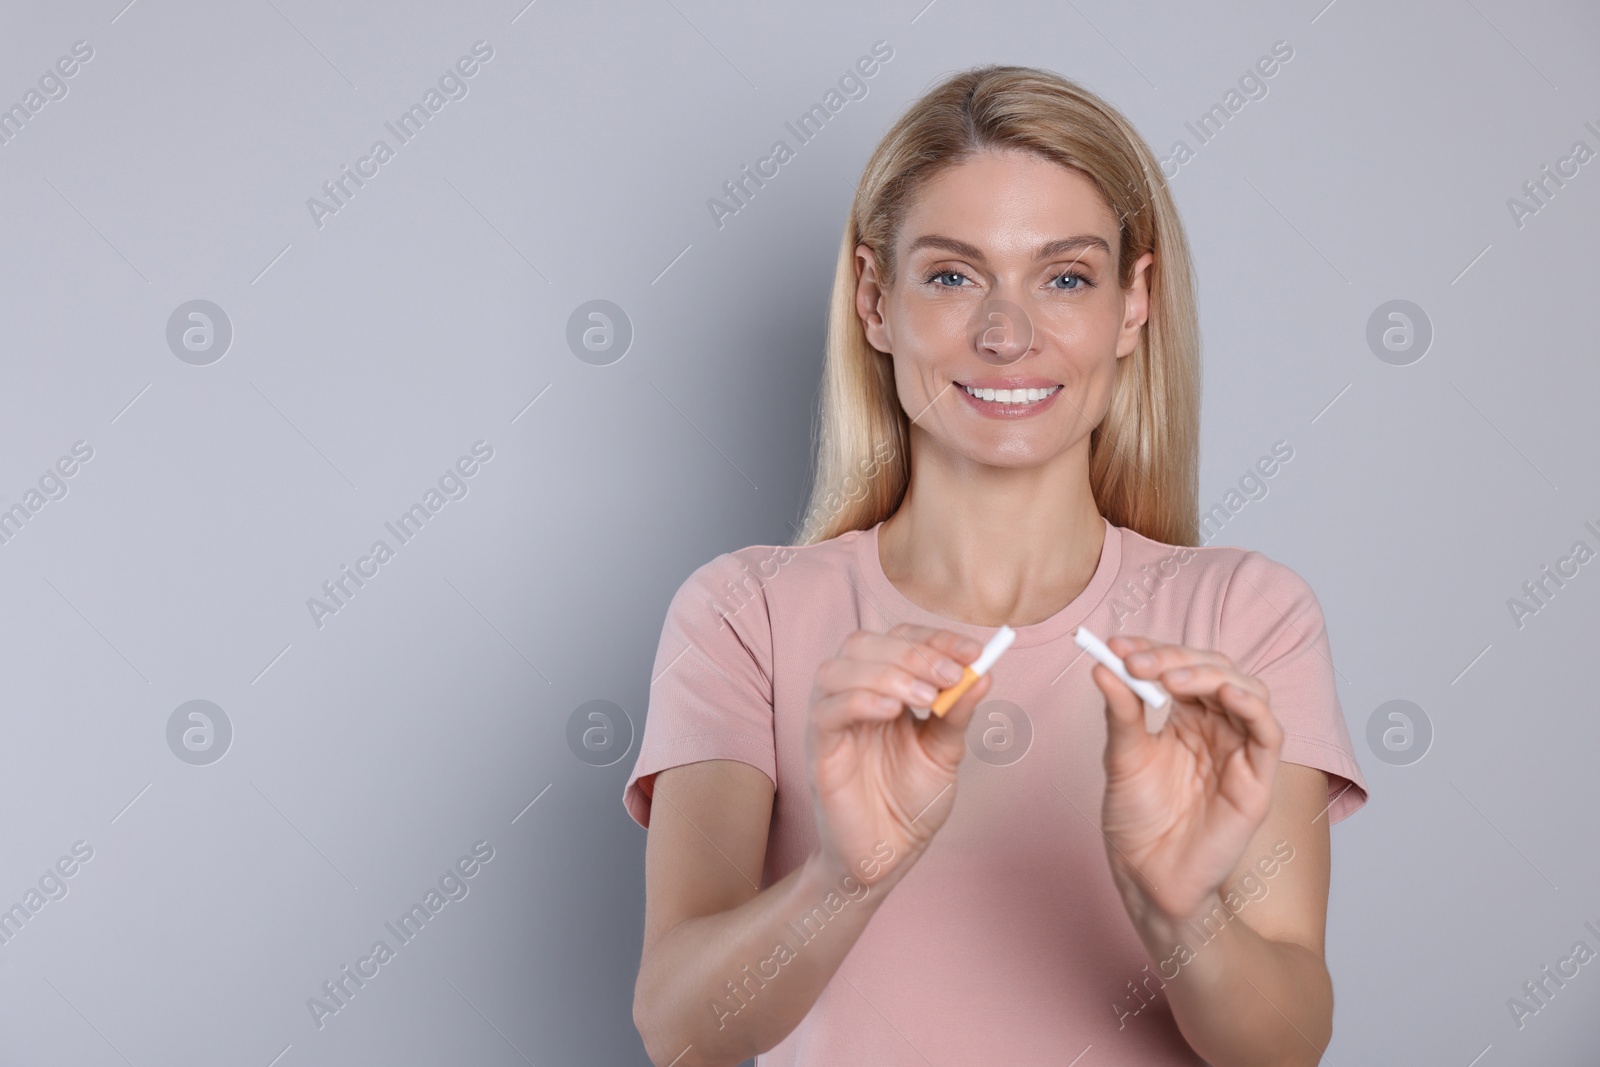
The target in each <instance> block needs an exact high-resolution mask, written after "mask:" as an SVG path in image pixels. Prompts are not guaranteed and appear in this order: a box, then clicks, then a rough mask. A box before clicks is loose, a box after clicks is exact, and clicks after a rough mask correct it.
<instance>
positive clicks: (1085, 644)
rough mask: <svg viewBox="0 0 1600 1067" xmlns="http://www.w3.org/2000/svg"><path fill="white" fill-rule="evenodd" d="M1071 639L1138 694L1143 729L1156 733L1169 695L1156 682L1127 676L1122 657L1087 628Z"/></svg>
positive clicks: (1077, 631) (1076, 632)
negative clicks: (1141, 701)
mask: <svg viewBox="0 0 1600 1067" xmlns="http://www.w3.org/2000/svg"><path fill="white" fill-rule="evenodd" d="M1072 639H1073V640H1074V641H1076V642H1077V644H1078V647H1079V648H1081V649H1083V650H1084V651H1085V652H1087V653H1089V655H1091V656H1093V657H1094V658H1095V659H1097V660H1099V661H1100V663H1101V664H1102V665H1103V666H1104V667H1105V668H1106V670H1108V671H1110V672H1111V673H1112V674H1115V675H1116V676H1117V677H1118V678H1120V679H1122V682H1123V684H1124V685H1126V686H1127V687H1128V688H1129V689H1132V690H1133V691H1134V692H1135V693H1138V694H1139V699H1141V700H1143V701H1144V728H1145V729H1146V730H1147V731H1149V732H1150V733H1156V732H1158V731H1159V730H1160V729H1161V726H1162V724H1164V723H1165V722H1166V716H1164V715H1162V714H1160V712H1161V709H1162V708H1164V707H1166V706H1167V704H1168V703H1169V702H1170V701H1171V700H1172V696H1171V694H1169V693H1168V692H1167V691H1166V690H1165V689H1163V688H1161V686H1160V685H1159V684H1158V683H1156V682H1152V681H1148V680H1146V679H1144V678H1135V677H1133V675H1131V674H1129V673H1128V668H1127V667H1125V666H1123V663H1122V657H1120V656H1118V655H1117V654H1116V653H1115V652H1113V651H1111V649H1109V648H1107V647H1106V643H1105V642H1104V641H1102V640H1100V639H1099V638H1098V637H1096V636H1095V635H1094V634H1093V633H1092V632H1090V631H1089V629H1088V628H1087V627H1083V626H1080V627H1078V628H1077V629H1076V630H1075V631H1073V634H1072Z"/></svg>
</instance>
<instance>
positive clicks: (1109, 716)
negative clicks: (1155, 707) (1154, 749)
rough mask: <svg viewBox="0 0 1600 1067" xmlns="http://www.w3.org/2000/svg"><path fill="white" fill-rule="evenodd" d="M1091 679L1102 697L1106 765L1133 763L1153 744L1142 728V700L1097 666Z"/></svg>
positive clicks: (1121, 682) (1103, 668)
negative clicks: (1103, 696) (1104, 708)
mask: <svg viewBox="0 0 1600 1067" xmlns="http://www.w3.org/2000/svg"><path fill="white" fill-rule="evenodd" d="M1092 676H1093V678H1094V681H1095V684H1096V685H1098V686H1099V687H1100V691H1101V692H1102V693H1104V694H1105V698H1106V765H1107V766H1108V767H1110V766H1112V765H1115V764H1120V763H1123V762H1125V761H1128V760H1134V761H1137V759H1138V757H1139V756H1140V755H1142V754H1143V753H1144V752H1145V750H1146V749H1147V748H1149V746H1150V745H1152V744H1154V743H1155V738H1154V737H1153V735H1151V734H1150V733H1148V732H1147V731H1146V730H1145V728H1144V701H1143V700H1141V699H1140V698H1139V694H1138V693H1135V692H1134V691H1133V690H1132V689H1129V688H1128V687H1127V685H1125V684H1124V683H1123V681H1122V679H1120V678H1118V677H1117V676H1116V675H1115V674H1112V673H1111V672H1110V671H1109V670H1107V669H1106V668H1105V667H1104V666H1102V665H1100V664H1098V663H1097V664H1095V666H1094V671H1093V672H1092Z"/></svg>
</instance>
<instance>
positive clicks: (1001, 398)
mask: <svg viewBox="0 0 1600 1067" xmlns="http://www.w3.org/2000/svg"><path fill="white" fill-rule="evenodd" d="M956 384H957V385H960V386H961V388H963V389H965V390H966V391H967V395H968V396H970V397H972V398H973V399H975V400H986V401H988V402H990V403H992V404H1018V405H1021V404H1036V403H1038V402H1039V401H1041V400H1047V399H1049V398H1050V397H1052V396H1054V395H1055V394H1056V393H1058V392H1059V391H1060V390H1061V386H1060V385H1059V384H1056V385H1050V386H1045V387H1042V388H1032V389H1029V388H1018V389H989V388H974V387H973V386H970V385H966V384H964V383H962V382H957V383H956Z"/></svg>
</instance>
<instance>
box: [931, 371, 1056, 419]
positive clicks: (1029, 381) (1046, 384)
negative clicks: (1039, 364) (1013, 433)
mask: <svg viewBox="0 0 1600 1067" xmlns="http://www.w3.org/2000/svg"><path fill="white" fill-rule="evenodd" d="M952 384H954V385H955V386H956V390H957V392H959V393H960V394H961V398H962V399H963V400H965V401H966V402H967V403H968V404H969V405H971V407H972V409H973V410H974V411H976V412H977V413H978V414H980V415H982V416H984V417H985V418H990V419H1026V418H1029V417H1031V416H1034V415H1037V414H1039V413H1040V412H1043V411H1045V410H1046V409H1048V408H1049V407H1050V405H1052V404H1054V403H1055V402H1056V397H1058V396H1060V395H1061V394H1062V393H1063V392H1064V391H1065V390H1066V386H1065V384H1063V383H1061V382H1053V381H1051V380H1050V379H1048V378H973V379H971V380H970V381H965V382H953V383H952ZM963 386H971V387H972V388H974V389H1049V388H1050V387H1051V386H1060V388H1058V389H1057V390H1056V391H1055V392H1053V393H1051V394H1050V395H1049V396H1047V397H1045V398H1044V399H1043V400H1035V401H1033V402H1032V403H1031V404H1002V403H999V402H998V401H994V400H979V399H978V398H977V397H975V396H973V395H972V394H971V393H969V392H967V391H966V389H965V388H962V387H963Z"/></svg>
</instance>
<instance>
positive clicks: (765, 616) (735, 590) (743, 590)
mask: <svg viewBox="0 0 1600 1067" xmlns="http://www.w3.org/2000/svg"><path fill="white" fill-rule="evenodd" d="M863 536H865V531H861V530H851V531H848V532H846V533H843V534H840V535H839V536H838V537H833V538H830V539H828V540H826V541H819V542H817V543H816V544H812V545H746V546H745V547H743V548H736V549H732V550H731V551H728V552H723V553H721V554H719V555H717V556H714V557H712V558H711V559H709V560H707V561H706V562H705V563H702V564H701V565H700V566H698V567H696V568H695V569H694V570H693V571H692V572H691V573H690V574H689V576H688V577H687V578H685V579H684V580H683V583H682V584H681V585H680V586H679V587H678V591H677V593H676V594H674V596H673V598H672V606H671V608H670V609H669V612H668V613H669V615H672V616H678V617H680V618H681V617H688V616H690V615H693V616H696V617H699V618H701V619H702V620H704V619H709V620H710V621H711V623H712V625H715V626H718V627H720V626H721V625H722V623H723V622H728V621H730V620H733V619H735V618H736V619H737V621H738V625H737V626H736V627H735V630H736V632H739V633H740V634H741V636H745V637H747V638H748V637H754V636H755V635H754V634H753V633H747V632H746V631H749V630H750V629H751V621H752V619H760V620H761V622H762V623H764V624H765V625H766V628H767V630H768V632H769V633H770V629H771V617H772V616H771V613H772V611H773V609H774V606H775V601H776V599H777V598H776V593H777V592H778V591H779V590H782V589H785V588H792V589H797V590H801V589H803V590H809V591H812V592H814V591H815V590H816V589H818V588H819V583H822V582H824V581H825V580H826V579H829V578H832V579H834V580H835V581H837V579H838V577H839V575H840V574H841V573H844V574H848V573H849V572H850V571H851V570H853V569H854V568H855V566H856V542H857V540H858V539H859V538H861V537H863ZM840 584H841V585H842V584H843V583H840ZM844 588H848V586H847V585H846V586H844ZM746 643H747V644H748V643H749V641H748V640H747V641H746Z"/></svg>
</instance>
